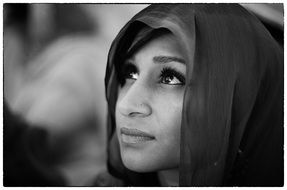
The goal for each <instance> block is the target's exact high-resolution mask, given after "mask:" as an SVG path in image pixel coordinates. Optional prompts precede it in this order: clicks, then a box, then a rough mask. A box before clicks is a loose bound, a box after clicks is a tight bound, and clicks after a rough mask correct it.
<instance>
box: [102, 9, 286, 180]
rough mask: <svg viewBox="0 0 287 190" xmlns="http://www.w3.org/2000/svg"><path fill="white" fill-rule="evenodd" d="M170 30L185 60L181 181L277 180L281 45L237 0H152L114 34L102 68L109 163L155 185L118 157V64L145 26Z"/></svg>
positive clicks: (279, 172) (279, 167)
mask: <svg viewBox="0 0 287 190" xmlns="http://www.w3.org/2000/svg"><path fill="white" fill-rule="evenodd" d="M146 27H148V28H151V29H152V30H157V29H159V28H165V29H168V30H169V31H171V32H172V33H173V35H175V37H176V38H177V40H178V41H179V42H180V44H181V46H182V47H183V48H184V52H183V54H184V56H185V60H186V62H187V74H186V90H185V95H184V104H183V110H182V125H181V145H180V167H179V171H180V175H179V185H180V186H282V185H283V170H284V167H283V51H282V49H281V48H280V46H279V45H278V44H277V43H276V41H275V40H274V39H273V38H272V36H271V35H270V33H269V32H268V31H267V30H266V29H265V28H264V26H263V25H262V24H261V23H260V21H259V20H258V19H257V18H256V17H255V16H253V15H251V14H250V13H249V12H248V11H246V10H245V9H244V8H242V7H241V6H240V5H237V4H154V5H151V6H149V7H148V8H146V9H144V10H143V11H141V12H140V13H138V14H137V15H136V16H135V17H134V18H132V19H131V20H130V21H129V22H128V23H127V24H126V25H125V27H124V28H123V29H122V30H121V31H120V33H119V34H118V36H117V37H116V39H115V40H114V42H113V44H112V46H111V49H110V52H109V57H108V65H107V70H106V78H105V84H106V96H107V100H108V105H109V114H108V139H109V147H108V153H109V155H108V167H109V171H110V172H111V173H112V174H113V175H115V176H116V177H119V178H122V179H123V180H125V181H126V184H127V185H133V186H136V185H138V186H149V185H151V186H156V185H159V184H158V181H157V180H156V179H157V178H156V174H155V173H145V174H139V173H136V172H132V171H130V170H128V169H127V168H125V167H124V166H123V164H122V161H121V158H120V153H119V144H118V139H117V136H116V133H115V126H116V125H115V103H116V101H117V93H118V92H117V89H118V85H119V81H118V79H117V69H118V68H119V67H120V65H121V64H122V62H123V60H124V59H125V55H126V54H127V50H128V49H129V47H130V46H131V44H132V43H133V41H134V39H135V37H136V36H137V34H138V33H139V31H142V30H143V28H146Z"/></svg>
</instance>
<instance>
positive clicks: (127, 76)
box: [120, 63, 139, 85]
mask: <svg viewBox="0 0 287 190" xmlns="http://www.w3.org/2000/svg"><path fill="white" fill-rule="evenodd" d="M138 77H139V74H138V69H137V67H136V66H135V65H133V64H131V63H126V64H124V65H123V67H122V69H121V77H120V78H121V81H122V85H124V84H125V82H126V81H127V80H137V79H138Z"/></svg>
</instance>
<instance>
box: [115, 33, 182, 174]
mask: <svg viewBox="0 0 287 190" xmlns="http://www.w3.org/2000/svg"><path fill="white" fill-rule="evenodd" d="M185 74H186V65H185V61H184V60H183V54H182V51H181V48H180V46H179V43H178V42H177V40H176V39H175V37H174V36H173V35H172V34H165V35H162V36H160V37H157V38H155V39H153V40H151V41H149V42H148V43H146V44H145V45H144V46H143V47H142V48H141V49H139V50H138V51H137V52H136V53H135V54H134V55H133V56H131V57H130V58H129V59H128V60H126V61H125V63H124V65H123V68H122V73H121V74H120V75H121V78H123V81H122V84H121V86H120V88H119V94H118V100H117V104H116V125H117V135H118V139H119V142H120V150H121V157H122V160H123V163H124V165H125V166H126V167H127V168H129V169H130V170H133V171H137V172H150V171H158V170H165V169H171V168H176V167H178V166H179V157H180V126H181V112H182V105H183V95H184V90H185Z"/></svg>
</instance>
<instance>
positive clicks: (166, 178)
mask: <svg viewBox="0 0 287 190" xmlns="http://www.w3.org/2000/svg"><path fill="white" fill-rule="evenodd" d="M158 177H159V181H160V183H161V186H173V187H177V186H179V169H178V168H174V169H169V170H162V171H159V172H158Z"/></svg>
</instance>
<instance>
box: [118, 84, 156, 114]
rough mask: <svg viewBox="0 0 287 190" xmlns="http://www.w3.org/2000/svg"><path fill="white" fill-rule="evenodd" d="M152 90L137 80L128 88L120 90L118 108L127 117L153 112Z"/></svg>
mask: <svg viewBox="0 0 287 190" xmlns="http://www.w3.org/2000/svg"><path fill="white" fill-rule="evenodd" d="M150 99H151V91H150V89H149V88H148V87H146V86H145V85H144V84H142V83H140V82H138V81H136V82H134V84H132V85H131V86H130V87H129V88H128V89H126V90H120V95H119V99H118V102H117V109H118V111H119V113H120V114H122V115H124V116H126V117H147V116H149V115H151V113H152V107H151V104H150Z"/></svg>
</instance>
